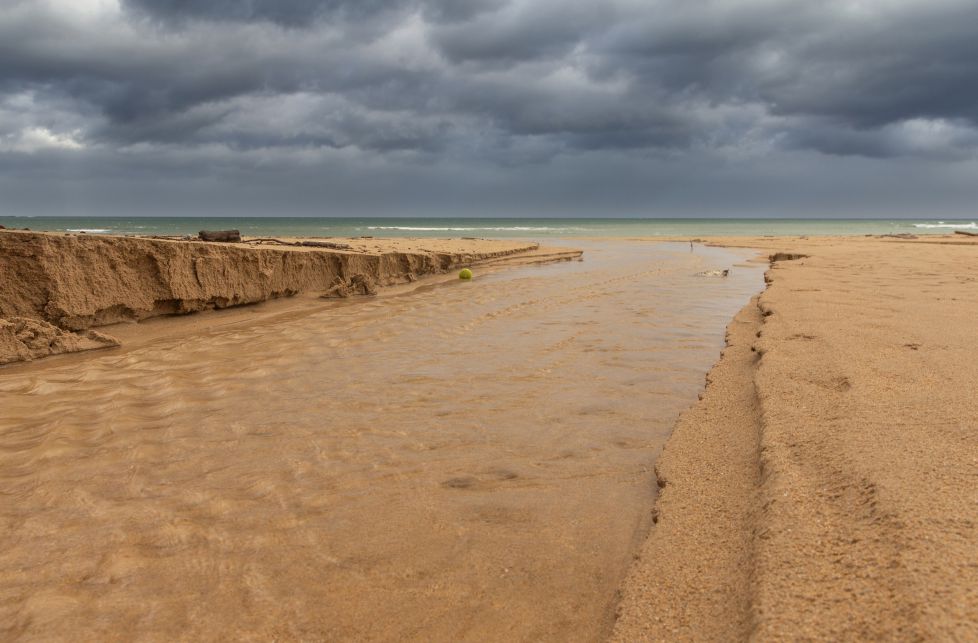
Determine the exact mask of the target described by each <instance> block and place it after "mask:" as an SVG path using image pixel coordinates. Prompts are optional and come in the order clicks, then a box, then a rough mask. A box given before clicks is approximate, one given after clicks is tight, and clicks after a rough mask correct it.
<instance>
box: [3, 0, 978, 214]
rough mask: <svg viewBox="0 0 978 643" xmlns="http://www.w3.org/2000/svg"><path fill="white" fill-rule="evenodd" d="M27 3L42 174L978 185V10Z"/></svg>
mask: <svg viewBox="0 0 978 643" xmlns="http://www.w3.org/2000/svg"><path fill="white" fill-rule="evenodd" d="M8 2H9V5H8V8H7V9H6V10H5V11H4V12H2V13H0V57H2V59H3V60H4V64H3V65H2V66H0V157H4V159H6V161H7V162H8V166H9V164H10V163H13V161H11V160H10V159H20V163H21V165H20V166H19V167H21V168H31V170H30V171H31V172H38V173H42V172H43V169H44V168H45V167H49V168H52V170H51V171H54V170H53V165H46V164H45V162H44V159H49V160H50V159H53V158H58V155H62V156H63V157H64V159H67V160H63V162H65V163H69V164H71V163H73V162H79V163H80V162H82V161H81V160H82V159H88V160H89V161H90V162H91V167H92V168H103V169H104V171H106V172H123V173H125V172H126V171H127V170H126V169H125V168H127V167H129V168H133V167H135V166H136V165H138V164H137V163H135V160H136V159H139V163H140V164H141V163H146V164H147V166H148V167H153V166H154V163H155V164H157V165H159V166H160V167H161V168H162V167H164V166H166V164H167V162H169V161H164V159H184V163H185V164H187V165H188V166H196V164H201V167H202V168H205V169H202V170H200V171H203V172H205V173H206V172H208V171H211V172H213V171H216V170H207V169H206V168H207V167H208V165H207V164H208V163H213V164H215V167H221V168H231V167H237V166H240V167H237V169H235V170H234V172H232V173H235V172H242V173H245V174H247V173H248V172H253V171H255V170H254V168H256V167H261V168H262V172H265V173H266V176H276V177H278V180H281V176H280V175H278V174H274V173H272V174H269V172H270V171H271V169H272V168H278V167H288V168H293V169H294V168H295V167H310V166H316V167H320V168H321V169H322V171H327V169H326V168H328V171H330V172H336V171H337V167H339V166H340V165H342V163H341V161H340V160H338V159H339V158H340V157H342V159H344V161H343V162H347V163H351V167H354V168H357V169H356V172H361V173H363V175H364V176H370V175H372V174H374V173H377V172H379V170H378V169H377V168H378V167H381V166H382V167H384V168H385V170H384V173H388V174H385V175H389V176H395V175H397V176H400V177H401V180H403V181H408V180H409V179H408V178H407V177H412V180H418V181H420V182H421V183H424V180H422V179H418V177H417V176H416V175H415V173H416V172H421V173H424V172H426V171H429V172H435V171H436V170H437V169H438V168H441V171H444V168H445V167H452V168H457V169H458V173H459V176H462V177H464V178H465V180H466V181H470V182H472V184H473V185H477V184H479V183H480V181H481V180H482V179H480V178H479V177H480V176H482V175H483V173H486V172H490V173H492V174H494V175H495V174H496V173H499V175H500V176H505V175H506V173H507V172H516V171H518V168H521V167H523V168H525V169H526V171H527V172H529V173H531V174H533V173H536V174H539V175H540V176H543V174H545V172H544V168H546V167H550V166H553V167H565V165H564V164H572V165H574V167H579V166H578V165H577V164H578V163H580V164H583V165H581V166H580V167H583V166H584V165H587V164H588V163H592V164H593V167H594V168H595V176H600V177H604V178H603V180H604V181H606V184H607V185H611V184H613V183H614V182H613V181H612V179H611V177H609V176H608V175H606V174H605V173H603V172H602V171H600V170H601V169H602V168H606V167H609V159H617V160H618V161H620V163H638V164H640V165H642V164H648V163H650V160H649V159H659V160H661V159H664V158H669V159H672V160H673V161H683V162H684V163H685V164H686V167H688V168H691V171H694V170H693V169H692V168H700V171H701V172H704V173H717V172H722V171H724V170H723V168H724V164H726V163H733V162H746V161H745V160H748V161H749V162H750V164H751V166H752V167H756V168H762V169H763V170H764V171H766V172H771V171H773V169H772V168H774V167H776V166H775V165H771V164H768V163H765V162H763V161H764V159H765V158H773V157H775V156H777V157H778V158H779V159H782V161H783V162H787V160H791V159H795V162H796V163H798V164H804V165H805V166H806V167H808V166H810V165H811V163H810V156H811V155H812V154H815V155H816V156H818V155H822V156H824V157H825V158H826V159H827V161H826V162H832V163H836V162H838V159H840V158H846V159H865V160H866V162H867V163H883V164H885V163H887V162H889V161H888V159H895V160H894V161H892V162H899V163H903V162H907V160H908V159H909V160H913V161H914V162H919V163H921V164H942V165H944V166H948V167H950V166H954V167H963V166H964V165H962V164H969V163H972V162H974V159H975V149H976V145H978V107H976V106H978V82H976V81H978V26H976V25H978V5H975V4H974V2H972V1H965V0H928V1H924V0H919V1H911V0H899V1H898V0H870V1H868V2H867V1H864V2H855V1H850V0H827V1H826V2H819V3H809V2H800V1H798V2H795V1H789V0H741V1H739V2H734V1H732V0H708V1H706V2H696V3H693V2H687V1H683V0H613V1H609V2H567V1H563V2H560V1H557V0H465V1H458V2H451V1H449V0H366V1H358V2H354V1H352V0H320V1H309V0H276V1H273V0H242V1H238V0H234V1H232V0H223V1H220V0H219V1H204V0H160V1H157V0H152V1H151V0H124V1H123V3H122V10H121V11H119V10H116V9H114V8H113V4H112V3H111V2H100V1H99V0H84V1H82V0H78V1H77V2H70V1H69V0H30V1H28V0H8ZM215 154H216V155H218V156H214V155H215ZM113 155H116V158H117V159H125V161H126V162H125V163H119V164H116V163H113V162H111V159H112V158H113ZM337 155H338V156H337ZM27 156H30V160H29V161H28V159H27ZM218 158H219V160H215V159H218ZM96 159H97V160H98V161H97V162H96ZM153 159H156V160H155V161H154V160H153ZM206 159H211V160H210V161H208V160H206ZM353 159H355V162H354V161H353ZM292 160H294V161H295V162H294V163H293V162H292ZM656 162H658V161H656ZM50 163H51V164H53V163H54V161H50ZM173 163H174V165H175V166H176V165H179V163H178V162H177V161H173ZM399 165H404V166H405V167H407V166H410V168H411V169H410V171H408V170H405V171H404V172H403V173H402V174H398V172H395V171H394V170H393V169H391V168H393V167H395V166H399ZM617 166H619V167H620V164H617ZM167 167H169V166H167ZM859 167H860V168H862V169H863V171H868V170H867V169H866V168H867V167H869V166H868V165H859ZM655 168H656V171H658V172H662V171H663V166H661V165H655ZM128 171H134V170H128ZM161 171H163V170H161ZM170 171H171V169H167V170H166V172H170ZM351 171H353V170H351ZM558 174H559V173H558ZM558 174H553V176H557V175H558ZM174 176H176V174H174ZM548 176H550V175H548ZM93 180H94V179H93ZM310 180H312V179H310ZM390 180H392V181H393V179H390ZM635 180H636V181H637V182H638V183H639V184H641V181H639V180H638V179H637V178H636V179H635ZM673 180H675V181H680V179H678V178H676V177H673ZM697 180H698V179H697ZM718 180H719V179H718ZM740 180H741V181H742V182H743V183H744V184H745V185H746V184H747V183H749V181H747V179H745V178H741V179H740ZM799 180H800V179H799ZM460 181H461V179H460ZM687 181H690V182H693V179H687ZM259 183H260V181H259ZM354 183H355V182H354ZM462 184H464V181H461V182H460V183H459V185H462ZM406 185H407V184H406V183H405V184H403V185H402V188H401V189H404V190H406V191H407V192H409V193H411V194H414V192H413V190H409V189H408V188H407V187H405V186H406ZM670 185H672V184H671V183H670ZM630 189H631V190H632V192H633V194H643V195H645V197H646V198H648V194H647V191H646V190H645V189H644V188H640V187H635V186H633V187H632V188H630ZM670 189H676V188H670ZM448 193H452V194H454V193H456V190H449V191H448ZM526 198H527V199H529V197H528V196H527V197H526Z"/></svg>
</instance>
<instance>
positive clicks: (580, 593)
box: [0, 242, 762, 640]
mask: <svg viewBox="0 0 978 643" xmlns="http://www.w3.org/2000/svg"><path fill="white" fill-rule="evenodd" d="M581 245H583V246H584V248H585V257H586V260H585V261H584V262H580V263H570V264H567V263H564V264H555V265H548V266H535V267H523V268H515V269H508V270H496V271H495V272H490V273H489V274H484V273H483V274H479V275H477V278H476V279H475V280H474V281H472V282H457V283H456V282H452V283H446V284H441V285H437V286H434V287H421V288H417V289H415V290H413V291H410V292H405V293H402V294H398V295H396V296H389V297H380V298H375V299H371V300H360V301H358V302H357V303H356V304H355V305H350V304H349V303H347V302H337V303H323V304H320V306H321V309H319V310H318V311H317V312H315V313H312V314H309V315H305V316H301V317H297V318H294V319H288V320H285V321H279V322H278V323H275V324H267V323H266V324H262V323H257V324H253V325H250V326H239V327H234V328H225V329H216V330H211V331H207V332H202V333H199V334H197V335H194V336H190V337H185V338H183V339H179V340H176V339H170V340H166V341H159V342H154V343H151V344H147V345H145V346H142V347H139V348H134V349H129V350H125V349H124V350H122V351H118V352H112V353H102V354H97V353H94V354H90V355H89V356H88V357H86V358H85V359H76V360H69V361H64V362H56V361H54V362H50V363H48V364H46V365H45V364H43V363H42V364H37V365H34V366H31V367H28V368H18V369H11V370H6V371H0V401H2V415H0V516H2V531H0V637H3V638H9V637H14V636H17V635H26V637H28V638H49V637H55V638H66V637H70V638H76V639H90V638H100V639H130V638H133V637H143V638H146V639H155V640H173V639H174V638H177V637H180V638H189V639H200V638H206V639H215V638H225V639H227V638H256V639H265V640H267V639H269V638H284V639H293V638H305V639H314V640H316V639H323V638H325V639H336V638H360V639H364V638H369V639H378V638H380V639H384V638H386V639H392V638H397V639H404V638H408V639H421V640H459V639H471V640H485V639H495V640H541V639H548V640H593V639H596V638H599V637H600V636H601V634H602V633H603V632H604V631H606V629H607V627H608V625H609V623H610V619H611V618H612V615H613V609H614V599H615V590H616V587H617V584H618V582H619V580H620V578H621V576H622V574H623V572H624V570H625V568H626V566H627V564H628V562H629V560H630V556H631V553H632V551H633V549H634V547H635V545H636V540H637V538H639V537H640V536H641V534H642V530H643V529H644V528H645V525H646V521H647V517H648V513H649V507H650V503H651V501H652V497H653V475H652V468H651V467H652V463H653V462H654V459H655V456H656V454H657V452H658V450H659V449H660V447H661V445H662V443H663V442H664V440H665V439H666V437H667V435H668V432H669V430H670V428H671V426H672V424H673V422H674V421H675V419H676V416H677V414H678V413H679V412H680V411H681V410H682V409H683V408H685V407H687V406H688V405H689V404H690V403H691V402H692V401H694V400H695V399H696V395H697V392H698V391H699V389H700V388H701V386H702V383H703V374H704V373H705V371H706V370H707V369H708V368H709V367H710V365H711V364H712V363H713V362H714V361H715V360H716V358H717V356H718V353H719V349H720V348H721V347H722V338H723V328H724V326H725V324H726V322H727V321H728V320H729V318H730V317H731V316H732V315H733V314H734V312H736V310H737V309H738V308H739V307H741V306H742V305H744V304H745V303H746V302H747V300H748V299H749V297H750V295H751V294H752V293H754V292H756V291H757V290H759V289H760V287H761V284H762V279H761V271H760V270H759V269H757V268H741V267H735V268H734V269H733V272H732V275H731V277H730V278H728V279H710V278H704V277H697V276H695V273H696V272H698V271H701V270H706V269H711V268H726V267H730V266H731V265H733V264H735V263H737V262H740V261H742V260H743V259H744V258H745V257H747V256H749V253H746V252H740V253H735V252H731V251H725V250H707V249H704V248H699V247H698V248H697V249H696V251H695V252H692V253H691V252H690V251H689V247H688V246H685V247H684V246H681V245H651V244H644V245H643V244H637V243H635V244H631V243H626V242H618V243H594V244H581Z"/></svg>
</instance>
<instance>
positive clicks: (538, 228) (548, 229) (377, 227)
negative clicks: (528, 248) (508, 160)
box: [367, 225, 586, 232]
mask: <svg viewBox="0 0 978 643" xmlns="http://www.w3.org/2000/svg"><path fill="white" fill-rule="evenodd" d="M367 229H368V230H415V231H419V232H478V231H480V230H485V231H491V232H502V231H510V230H512V231H516V232H583V231H584V230H585V229H586V228H551V227H548V226H500V227H487V226H479V227H471V228H469V227H448V226H446V227H428V226H396V225H372V226H367Z"/></svg>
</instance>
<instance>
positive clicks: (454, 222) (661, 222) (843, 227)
mask: <svg viewBox="0 0 978 643" xmlns="http://www.w3.org/2000/svg"><path fill="white" fill-rule="evenodd" d="M0 225H3V226H5V227H8V228H30V229H32V230H58V231H70V232H86V233H88V234H161V235H164V234H165V235H183V234H196V233H197V232H198V231H199V230H222V229H228V228H237V229H239V230H241V232H242V234H245V235H247V236H270V235H280V236H310V237H313V236H316V237H360V236H373V237H501V238H506V237H511V238H524V237H528V238H552V237H638V236H643V237H645V236H652V237H654V236H669V237H672V236H679V237H698V236H707V235H751V236H756V235H775V236H777V235H863V234H900V233H911V234H946V233H948V232H952V231H953V230H956V229H958V230H974V231H978V222H976V220H968V219H962V220H930V219H603V218H573V219H571V218H567V219H555V218H539V219H533V218H520V219H515V218H491V219H470V218H394V217H388V218H330V217H29V216H16V217H13V216H0Z"/></svg>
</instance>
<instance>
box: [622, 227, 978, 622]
mask: <svg viewBox="0 0 978 643" xmlns="http://www.w3.org/2000/svg"><path fill="white" fill-rule="evenodd" d="M711 241H712V242H713V243H718V244H722V245H737V246H744V247H752V248H761V249H764V250H765V251H766V252H769V253H770V254H771V255H772V256H773V257H774V258H775V259H777V260H778V261H776V262H775V263H774V264H773V266H772V268H771V270H770V271H769V273H768V281H769V282H770V283H769V287H768V289H767V290H766V291H765V292H764V293H763V294H762V295H761V297H760V298H759V299H758V300H757V301H756V302H754V303H752V304H751V305H749V306H748V307H746V308H745V309H744V310H743V311H741V313H740V314H739V315H738V316H737V318H736V319H735V320H734V321H733V322H732V323H731V325H730V327H729V329H728V347H727V349H726V351H725V352H724V355H723V357H722V359H721V360H720V362H719V363H718V364H717V365H716V367H715V368H714V369H713V371H712V372H711V374H710V376H709V381H710V384H709V386H708V387H707V389H706V391H705V393H704V395H703V397H702V400H701V401H700V402H699V403H698V404H696V405H695V406H694V407H693V408H692V409H690V410H689V411H688V412H687V413H685V414H684V415H683V416H682V418H681V420H680V422H679V424H678V426H677V428H676V430H675V432H674V434H673V436H672V438H671V439H670V440H669V442H668V444H667V446H666V448H665V451H664V453H663V455H662V457H661V458H660V460H659V462H658V464H657V467H656V470H657V474H658V477H659V484H660V486H661V487H663V488H662V491H661V494H660V496H659V499H658V502H657V507H656V515H657V521H658V522H657V524H656V526H655V528H654V529H653V530H652V532H651V534H650V537H649V538H648V540H647V541H646V543H645V545H644V546H643V548H642V551H641V556H640V559H639V561H638V562H637V563H636V564H635V565H634V566H633V568H632V570H631V572H630V574H629V576H628V578H627V579H626V582H625V584H624V587H623V600H622V602H621V605H620V608H619V613H620V617H619V620H618V622H617V625H616V630H615V635H614V637H613V638H614V639H615V640H619V641H635V640H669V641H673V640H717V641H721V640H722V641H727V640H743V639H746V638H753V639H756V640H799V639H802V640H959V641H964V640H978V396H976V391H978V344H976V340H978V333H976V328H978V243H976V240H970V239H962V238H960V237H945V238H921V239H919V240H897V239H887V238H871V239H865V238H847V239H837V238H821V239H816V238H812V239H775V238H755V239H713V240H711ZM803 255H807V256H803Z"/></svg>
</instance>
